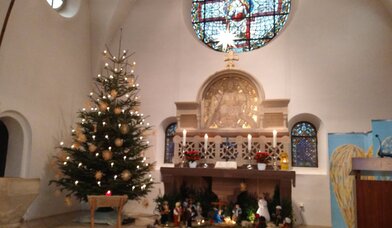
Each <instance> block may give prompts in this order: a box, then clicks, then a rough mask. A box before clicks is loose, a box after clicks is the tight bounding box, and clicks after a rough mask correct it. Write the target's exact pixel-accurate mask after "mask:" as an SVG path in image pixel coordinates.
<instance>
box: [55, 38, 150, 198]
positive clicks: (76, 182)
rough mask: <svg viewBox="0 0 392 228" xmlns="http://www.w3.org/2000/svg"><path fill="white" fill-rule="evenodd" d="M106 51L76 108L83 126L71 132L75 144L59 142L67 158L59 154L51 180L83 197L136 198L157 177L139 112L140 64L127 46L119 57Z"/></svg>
mask: <svg viewBox="0 0 392 228" xmlns="http://www.w3.org/2000/svg"><path fill="white" fill-rule="evenodd" d="M120 43H121V42H120ZM119 50H123V49H119ZM103 53H104V57H105V61H104V64H103V68H104V70H103V71H102V72H101V73H100V74H97V76H96V77H94V80H95V86H94V91H91V92H89V93H88V95H87V97H88V99H89V102H88V104H87V105H86V106H85V107H82V108H81V109H80V111H79V112H78V117H79V119H78V123H77V126H78V128H79V129H74V130H72V139H73V143H72V144H71V145H70V147H68V146H67V145H65V144H64V143H63V142H60V149H61V151H62V153H64V154H66V156H58V157H57V159H58V162H57V163H56V164H59V165H60V169H59V170H60V171H59V172H60V173H59V174H58V175H57V174H56V179H54V180H51V183H53V184H56V185H58V186H59V187H60V188H61V189H63V190H65V191H68V192H69V195H73V196H75V197H77V198H79V199H80V200H83V201H87V195H92V194H102V195H105V194H106V193H107V191H108V190H110V191H111V193H113V192H115V193H116V194H118V195H124V194H126V195H128V197H129V199H130V200H137V199H140V198H141V197H143V196H145V194H147V192H148V191H149V190H150V189H151V187H152V185H153V183H152V180H153V179H152V177H151V175H148V174H149V172H150V170H151V169H150V168H149V165H148V163H146V162H145V161H146V160H145V157H144V156H143V151H145V150H146V149H148V147H149V142H148V141H147V140H146V133H147V131H148V130H149V129H150V125H149V124H145V119H144V115H142V114H139V112H138V111H139V110H140V100H141V98H140V96H137V94H138V92H139V88H140V85H139V83H137V81H136V80H137V78H138V77H136V76H135V75H136V74H135V66H136V63H135V62H133V63H132V64H129V62H130V60H129V57H130V56H131V55H132V53H131V54H128V52H127V51H126V50H123V51H122V52H119V53H118V55H116V56H115V55H113V54H112V53H111V52H110V50H108V49H106V50H104V52H103ZM84 152H87V153H84ZM143 164H145V165H143ZM133 175H134V176H135V177H137V178H132V176H133ZM81 177H83V179H82V178H81ZM82 181H83V182H82ZM69 183H71V185H70V184H69ZM81 183H83V184H81ZM97 186H99V187H101V188H98V187H97ZM124 186H133V188H132V190H131V189H130V188H124ZM141 187H142V188H143V191H140V188H141ZM135 188H136V189H135ZM97 189H99V190H97ZM97 191H99V192H97Z"/></svg>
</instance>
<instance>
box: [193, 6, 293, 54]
mask: <svg viewBox="0 0 392 228" xmlns="http://www.w3.org/2000/svg"><path fill="white" fill-rule="evenodd" d="M290 8H291V0H193V3H192V24H193V29H194V30H195V32H196V35H197V37H198V38H199V39H200V40H201V41H202V42H203V43H205V44H207V45H208V46H209V47H210V48H212V49H214V50H217V51H222V52H226V51H228V49H227V48H226V47H229V49H231V50H233V51H234V52H237V53H238V52H247V51H251V50H254V49H257V48H260V47H263V46H264V45H266V44H267V43H268V42H270V41H271V40H272V39H273V38H275V36H276V35H277V34H278V33H279V32H280V31H281V30H282V28H283V26H284V25H285V23H286V21H287V18H288V15H289V13H290ZM230 47H231V48H230Z"/></svg>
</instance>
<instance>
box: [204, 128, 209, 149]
mask: <svg viewBox="0 0 392 228" xmlns="http://www.w3.org/2000/svg"><path fill="white" fill-rule="evenodd" d="M207 147H208V135H207V133H206V134H204V153H205V152H207Z"/></svg>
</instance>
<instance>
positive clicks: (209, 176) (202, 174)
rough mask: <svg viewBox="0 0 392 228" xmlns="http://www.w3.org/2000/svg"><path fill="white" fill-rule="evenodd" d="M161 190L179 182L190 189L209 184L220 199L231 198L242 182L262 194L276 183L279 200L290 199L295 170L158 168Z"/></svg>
mask: <svg viewBox="0 0 392 228" xmlns="http://www.w3.org/2000/svg"><path fill="white" fill-rule="evenodd" d="M161 176H162V181H163V183H164V186H165V193H174V192H179V190H180V187H181V185H182V184H183V183H186V184H187V185H189V186H192V187H193V188H196V189H197V188H204V187H211V188H212V189H211V190H212V191H213V192H214V193H215V194H217V195H218V196H219V198H220V200H222V201H231V200H233V198H234V197H235V194H236V193H238V191H239V189H238V188H239V186H240V183H246V185H247V186H248V191H249V192H252V193H256V195H258V196H262V195H263V193H264V192H272V191H273V189H274V188H275V186H276V185H277V186H279V191H280V197H281V199H286V200H291V192H292V187H295V171H280V170H277V171H275V170H263V171H259V170H257V169H250V170H249V169H215V168H179V167H173V168H172V167H161Z"/></svg>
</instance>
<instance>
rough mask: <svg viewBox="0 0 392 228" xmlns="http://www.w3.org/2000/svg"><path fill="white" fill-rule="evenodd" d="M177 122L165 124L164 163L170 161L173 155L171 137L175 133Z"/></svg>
mask: <svg viewBox="0 0 392 228" xmlns="http://www.w3.org/2000/svg"><path fill="white" fill-rule="evenodd" d="M176 128H177V123H172V124H170V125H169V126H167V128H166V131H165V161H164V162H165V163H172V162H173V156H174V142H173V137H174V136H175V134H176Z"/></svg>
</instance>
